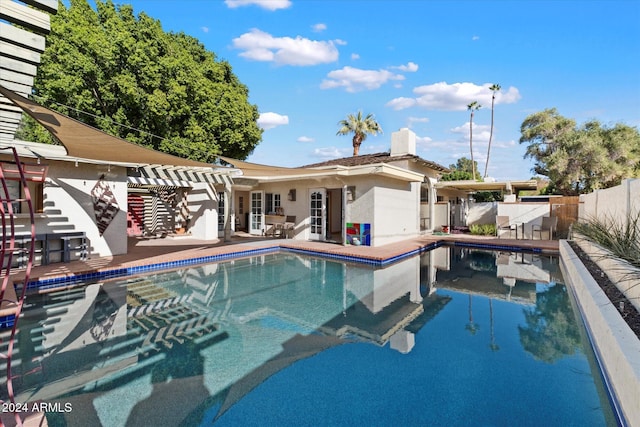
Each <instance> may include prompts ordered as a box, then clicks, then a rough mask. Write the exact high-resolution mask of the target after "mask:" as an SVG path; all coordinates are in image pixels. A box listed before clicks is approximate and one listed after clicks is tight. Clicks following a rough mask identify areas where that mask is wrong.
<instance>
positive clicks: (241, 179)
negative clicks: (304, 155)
mask: <svg viewBox="0 0 640 427" xmlns="http://www.w3.org/2000/svg"><path fill="white" fill-rule="evenodd" d="M221 159H222V160H224V161H225V162H226V163H228V164H230V165H232V166H234V167H235V168H236V169H238V170H239V171H241V173H242V175H240V176H234V177H233V185H232V190H233V207H232V210H233V211H234V217H235V221H234V224H235V226H236V227H239V228H243V229H246V230H247V231H248V232H249V233H251V234H255V235H261V234H265V233H269V232H271V231H275V232H276V233H277V232H278V222H287V221H286V219H287V217H289V219H290V220H291V221H290V222H291V223H292V229H291V230H289V231H288V232H284V233H285V234H287V237H292V238H296V239H304V240H318V241H330V242H336V243H341V244H356V245H358V244H362V245H371V246H380V245H384V244H388V243H392V242H396V241H400V240H404V239H407V238H411V237H416V236H418V235H420V234H421V233H424V232H428V231H432V230H434V228H435V226H436V225H437V224H439V223H440V222H442V221H446V217H443V218H442V219H440V218H439V217H438V213H439V211H438V209H436V207H437V206H436V203H437V198H436V194H435V182H436V181H437V179H438V176H439V175H440V174H441V173H446V172H448V171H449V170H448V169H447V168H446V167H444V166H441V165H439V164H437V163H434V162H431V161H428V160H425V159H422V158H420V157H419V156H417V155H416V136H415V134H414V133H413V132H412V131H411V130H409V129H407V128H404V129H401V130H399V131H397V132H394V133H393V134H392V137H391V150H390V151H389V152H386V153H377V154H369V155H362V156H355V157H347V158H342V159H336V160H331V161H328V162H323V163H317V164H312V165H307V166H304V167H301V168H280V167H272V166H266V165H257V164H253V163H247V162H243V161H239V160H235V159H229V158H225V157H221ZM444 223H446V222H444ZM274 229H275V230H274Z"/></svg>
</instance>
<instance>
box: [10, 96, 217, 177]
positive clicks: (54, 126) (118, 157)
mask: <svg viewBox="0 0 640 427" xmlns="http://www.w3.org/2000/svg"><path fill="white" fill-rule="evenodd" d="M0 93H1V94H2V95H4V96H5V97H6V98H7V99H9V101H11V102H12V103H14V104H15V105H17V106H18V107H20V108H21V109H22V110H23V111H24V112H25V113H27V114H28V115H30V116H31V117H33V118H34V119H35V120H36V121H37V122H38V123H40V124H41V125H42V126H44V127H45V128H46V129H47V130H48V131H49V132H51V134H52V135H53V136H55V137H56V139H57V140H58V141H60V143H62V145H64V147H65V148H66V150H67V154H68V155H69V156H72V157H79V158H82V159H89V160H98V161H103V162H106V163H109V162H113V163H132V164H140V165H172V166H192V167H208V168H211V167H212V165H211V164H208V163H202V162H198V161H195V160H189V159H183V158H181V157H177V156H173V155H171V154H166V153H161V152H159V151H155V150H152V149H150V148H146V147H142V146H140V145H136V144H133V143H131V142H128V141H125V140H124V139H121V138H118V137H115V136H112V135H109V134H107V133H105V132H103V131H101V130H99V129H96V128H94V127H91V126H89V125H86V124H84V123H82V122H79V121H77V120H75V119H72V118H71V117H68V116H65V115H64V114H61V113H58V112H57V111H53V110H50V109H49V108H46V107H43V106H42V105H40V104H37V103H36V102H34V101H31V100H30V99H27V98H25V97H23V96H20V95H18V94H16V93H14V92H12V91H10V90H9V89H7V88H5V87H3V86H1V85H0Z"/></svg>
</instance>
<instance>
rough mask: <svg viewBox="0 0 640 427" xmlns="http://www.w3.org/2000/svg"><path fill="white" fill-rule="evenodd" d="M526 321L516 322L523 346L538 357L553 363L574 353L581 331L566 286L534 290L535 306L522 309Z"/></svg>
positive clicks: (578, 343)
mask: <svg viewBox="0 0 640 427" xmlns="http://www.w3.org/2000/svg"><path fill="white" fill-rule="evenodd" d="M524 316H525V320H526V323H527V325H526V326H524V327H523V326H518V330H519V332H520V343H521V344H522V347H523V348H524V349H525V350H526V351H527V352H529V353H531V355H533V357H534V358H535V359H537V360H541V361H543V362H546V363H553V362H555V361H556V360H558V359H560V358H562V357H563V356H568V355H571V354H573V353H575V351H576V349H577V348H578V346H579V345H580V332H579V330H578V325H577V323H576V318H575V317H574V315H573V310H572V308H571V303H570V301H569V295H568V294H567V289H566V288H565V287H564V286H563V285H559V284H556V285H554V286H549V287H548V288H547V289H546V290H544V291H543V292H538V293H537V294H536V306H535V307H532V308H526V309H524Z"/></svg>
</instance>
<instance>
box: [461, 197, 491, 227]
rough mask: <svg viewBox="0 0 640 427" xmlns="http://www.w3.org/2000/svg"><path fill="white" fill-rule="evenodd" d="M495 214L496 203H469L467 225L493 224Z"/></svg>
mask: <svg viewBox="0 0 640 427" xmlns="http://www.w3.org/2000/svg"><path fill="white" fill-rule="evenodd" d="M497 213H498V203H497V202H483V203H470V204H469V213H468V216H467V225H472V224H479V225H481V224H495V223H496V214H497Z"/></svg>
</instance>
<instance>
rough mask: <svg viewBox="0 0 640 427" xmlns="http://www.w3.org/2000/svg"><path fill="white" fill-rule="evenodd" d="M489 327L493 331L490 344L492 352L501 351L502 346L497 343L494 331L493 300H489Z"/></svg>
mask: <svg viewBox="0 0 640 427" xmlns="http://www.w3.org/2000/svg"><path fill="white" fill-rule="evenodd" d="M489 327H490V330H491V343H490V344H489V348H490V349H491V351H498V350H500V346H499V345H498V344H497V343H496V335H495V333H494V330H493V300H492V299H491V298H489Z"/></svg>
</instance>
